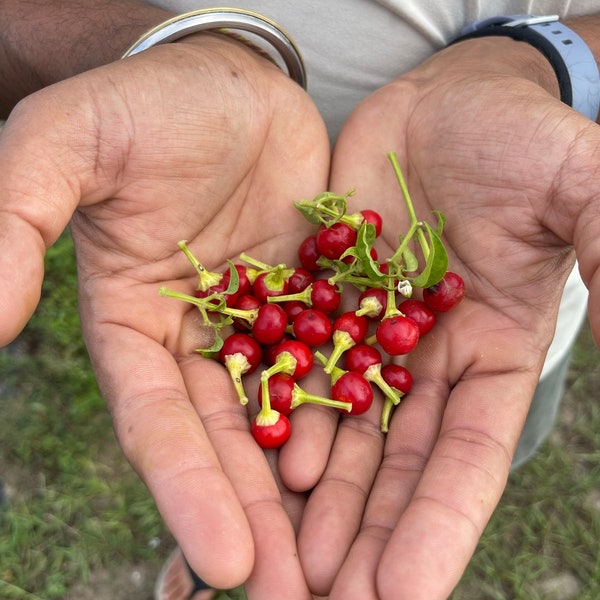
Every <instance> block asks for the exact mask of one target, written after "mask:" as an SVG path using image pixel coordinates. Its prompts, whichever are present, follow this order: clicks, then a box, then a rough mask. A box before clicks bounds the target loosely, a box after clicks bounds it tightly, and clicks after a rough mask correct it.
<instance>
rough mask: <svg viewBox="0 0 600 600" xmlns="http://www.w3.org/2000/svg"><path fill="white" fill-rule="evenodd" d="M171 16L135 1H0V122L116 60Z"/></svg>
mask: <svg viewBox="0 0 600 600" xmlns="http://www.w3.org/2000/svg"><path fill="white" fill-rule="evenodd" d="M170 16H172V15H171V13H169V12H167V11H164V10H162V9H159V8H156V7H154V6H151V5H149V4H146V3H145V2H141V1H139V0H78V1H77V2H73V0H18V1H15V0H0V23H2V27H1V28H0V117H6V115H7V114H8V113H9V112H10V110H11V109H12V107H13V106H14V105H15V104H16V103H17V102H18V101H19V100H20V99H21V98H23V97H25V96H27V95H28V94H30V93H32V92H34V91H36V90H38V89H41V88H43V87H45V86H47V85H50V84H52V83H55V82H57V81H60V80H62V79H65V78H67V77H70V76H72V75H76V74H77V73H81V72H83V71H86V70H88V69H91V68H93V67H97V66H100V65H103V64H106V63H108V62H111V61H113V60H116V59H118V58H119V57H120V56H121V55H122V54H123V52H125V50H127V48H128V47H129V46H130V45H131V44H132V43H133V42H134V41H135V40H136V39H137V38H138V37H139V36H140V35H141V34H142V33H144V31H146V30H147V29H149V28H150V27H153V26H154V25H156V24H157V23H159V22H161V21H163V20H164V19H167V18H169V17H170Z"/></svg>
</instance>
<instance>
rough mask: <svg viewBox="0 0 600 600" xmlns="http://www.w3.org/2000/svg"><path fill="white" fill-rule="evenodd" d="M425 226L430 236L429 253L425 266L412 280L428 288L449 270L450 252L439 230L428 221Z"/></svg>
mask: <svg viewBox="0 0 600 600" xmlns="http://www.w3.org/2000/svg"><path fill="white" fill-rule="evenodd" d="M423 227H424V228H425V231H426V232H427V236H428V237H429V242H430V244H429V254H428V255H427V262H426V264H425V268H424V269H423V271H421V273H420V274H419V275H418V276H417V277H415V278H413V279H411V281H412V284H413V285H414V286H417V287H421V288H426V287H429V286H431V285H435V284H436V283H437V282H438V281H440V279H441V278H442V277H443V276H444V275H445V274H446V271H447V270H448V253H447V252H446V248H445V247H444V243H443V242H442V239H441V238H440V236H439V235H438V233H437V231H436V230H435V229H433V227H431V225H429V224H428V223H424V224H423Z"/></svg>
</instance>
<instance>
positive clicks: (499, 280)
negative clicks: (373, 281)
mask: <svg viewBox="0 0 600 600" xmlns="http://www.w3.org/2000/svg"><path fill="white" fill-rule="evenodd" d="M464 52H466V54H464ZM474 55H476V53H475V52H470V49H469V50H463V48H459V47H455V48H451V49H449V50H447V51H445V52H443V53H440V54H439V55H436V56H435V57H434V58H433V59H432V60H431V61H430V62H428V63H425V64H424V65H422V67H420V68H419V69H417V70H416V71H415V72H413V73H410V74H408V75H407V76H405V77H403V78H400V79H399V80H397V81H396V82H394V83H392V84H390V85H388V86H387V87H385V88H382V89H380V90H379V91H377V92H375V93H374V94H373V95H372V96H371V97H369V98H368V99H367V100H365V101H364V102H363V103H362V104H361V105H360V106H359V107H358V108H357V110H356V111H355V112H354V114H353V115H352V116H351V117H350V119H349V120H348V122H347V123H346V125H345V127H344V129H343V131H342V133H341V136H340V138H339V141H338V144H337V146H336V149H335V152H334V157H333V165H332V175H331V183H330V187H331V188H332V189H334V190H337V191H339V192H342V191H345V190H346V189H348V188H350V187H355V188H356V189H357V192H356V197H357V198H359V200H357V202H358V203H359V204H360V205H361V206H365V205H369V206H371V207H372V208H375V209H377V210H379V211H380V212H381V213H382V215H383V217H384V231H387V233H384V236H383V237H384V241H385V242H386V243H387V248H384V247H383V246H382V249H381V250H380V257H382V258H383V257H385V255H386V254H385V252H386V249H387V251H388V252H389V251H390V249H391V248H395V247H396V246H397V244H398V237H397V236H398V234H399V233H403V232H404V231H406V227H407V224H406V223H407V219H406V217H405V211H404V210H403V204H402V199H401V195H400V190H399V188H398V185H397V183H396V181H395V178H394V173H393V170H392V168H391V166H390V164H389V162H388V159H387V153H388V152H389V151H392V150H393V151H395V152H396V153H397V154H398V156H399V160H400V164H401V165H402V167H403V170H404V172H405V176H406V179H407V184H408V189H409V191H410V192H411V196H412V200H413V202H414V204H415V206H416V210H417V214H418V215H419V216H420V217H421V218H422V219H430V221H431V222H433V220H434V219H433V217H432V216H431V211H432V210H434V209H437V210H440V211H442V212H443V213H444V214H445V216H446V217H447V227H446V229H445V232H444V233H445V242H446V245H447V248H448V251H449V257H450V268H451V270H454V271H457V272H458V273H460V274H461V275H462V276H463V277H464V279H465V281H466V286H467V298H466V299H465V300H464V301H463V303H461V304H460V305H459V306H458V307H457V308H456V309H455V310H454V311H451V312H450V313H446V314H444V315H443V316H441V317H440V318H439V320H438V324H437V325H436V328H435V329H434V330H433V331H432V332H431V333H429V334H427V335H426V336H424V337H423V338H422V340H420V342H419V345H418V347H417V349H416V351H415V352H414V353H413V354H412V355H411V356H410V358H409V367H410V369H411V370H412V373H413V376H414V379H415V384H414V387H413V389H412V391H411V393H410V394H409V396H408V397H407V398H406V399H405V400H404V401H403V402H402V404H401V405H400V407H399V408H398V409H396V412H395V413H394V417H393V419H392V424H391V428H390V432H389V434H388V436H387V440H386V445H385V449H384V453H383V459H382V462H381V465H380V466H379V467H378V468H377V474H376V475H375V474H374V473H373V472H369V471H368V470H369V469H371V468H372V461H369V460H366V459H363V458H361V459H359V460H355V462H354V469H352V470H350V469H348V465H347V464H346V465H344V464H343V463H341V464H340V461H337V462H335V461H332V462H331V463H330V465H329V467H328V469H327V470H326V472H325V475H324V477H323V479H322V482H321V483H320V484H319V486H317V488H316V489H315V491H314V492H313V494H312V496H311V499H310V500H309V503H308V505H307V507H306V510H305V513H304V517H303V522H302V526H301V529H300V533H299V549H300V553H301V560H302V563H303V566H304V568H305V571H306V573H307V577H308V580H309V582H310V584H311V586H312V588H313V589H314V590H316V591H318V592H320V593H325V592H327V591H329V590H330V589H331V588H332V591H331V596H330V598H332V599H338V598H344V599H345V600H349V599H352V600H353V599H355V598H356V599H359V598H360V599H365V598H383V599H386V600H387V599H394V600H400V599H403V598H407V599H408V598H410V599H411V600H417V599H427V600H434V599H442V598H446V597H447V596H448V595H449V594H450V592H451V591H452V589H453V587H454V585H455V584H456V583H457V581H458V579H459V578H460V576H461V574H462V571H463V569H464V568H465V566H466V564H467V562H468V560H469V558H470V556H471V554H472V552H473V550H474V549H475V546H476V543H477V541H478V539H479V537H480V535H481V533H482V531H483V528H484V527H485V524H486V523H487V521H488V519H489V517H490V515H491V513H492V511H493V510H494V508H495V506H496V504H497V502H498V500H499V498H500V495H501V493H502V491H503V489H504V485H505V481H506V477H507V475H508V472H509V469H510V465H511V460H512V456H513V453H514V450H515V447H516V444H517V441H518V438H519V435H520V432H521V429H522V426H523V423H524V419H525V417H526V414H527V411H528V407H529V403H530V400H531V396H532V394H533V391H534V388H535V386H536V383H537V380H538V377H539V374H540V371H541V367H542V364H543V361H544V357H545V353H546V351H547V348H548V345H549V343H550V341H551V339H552V336H553V332H554V325H555V321H556V315H557V310H558V304H559V301H560V297H561V292H562V289H563V286H564V282H565V280H566V277H567V276H568V273H569V271H570V269H571V268H572V266H573V264H574V259H575V252H574V251H573V247H574V248H575V250H576V251H577V257H578V260H579V263H580V268H581V271H582V274H583V276H584V280H585V281H586V284H587V285H588V287H589V289H590V291H591V307H592V309H591V310H592V312H591V313H590V318H591V322H592V327H593V330H594V332H595V334H596V336H597V337H598V336H600V322H599V317H598V302H600V298H599V297H598V293H599V290H598V277H597V276H596V275H595V274H596V273H597V270H598V266H599V265H600V247H599V246H598V243H597V241H596V240H597V239H598V235H599V233H600V231H598V220H597V218H594V215H595V214H597V212H598V210H599V205H598V196H597V192H596V188H597V186H598V173H597V166H596V165H597V160H598V155H599V149H600V132H599V131H598V128H597V126H596V125H595V124H594V123H591V122H590V121H588V120H587V119H585V118H583V117H581V116H580V115H578V114H576V113H575V112H574V111H572V110H571V109H569V108H568V107H566V106H564V105H563V104H561V103H560V102H559V101H558V100H555V99H554V98H553V97H552V96H551V95H550V94H548V93H547V92H545V91H544V90H543V89H542V88H540V87H539V86H538V85H535V84H533V83H530V82H528V81H527V80H525V79H524V78H519V77H515V76H514V75H512V74H510V73H504V74H500V75H499V76H497V77H490V72H488V73H486V72H485V71H482V70H474V71H473V72H470V71H469V68H468V62H466V58H467V57H472V56H474ZM386 236H387V237H386ZM364 437H365V432H364V431H358V430H353V431H350V432H347V433H346V434H345V435H343V436H342V435H341V434H340V433H338V437H337V439H336V446H334V449H333V454H332V456H334V455H343V454H344V449H343V448H342V447H341V444H342V443H347V451H350V452H351V451H352V449H353V448H354V447H356V445H357V444H359V443H360V440H361V439H363V438H364ZM373 452H376V450H373ZM373 477H376V479H375V482H374V485H373V487H372V489H370V483H369V482H370V481H372V478H373ZM348 506H354V507H363V508H364V514H363V513H362V511H361V509H359V508H355V509H354V510H352V511H348V510H347V507H348ZM349 546H351V549H350V551H349V552H348V547H349ZM324 556H326V558H323V557H324Z"/></svg>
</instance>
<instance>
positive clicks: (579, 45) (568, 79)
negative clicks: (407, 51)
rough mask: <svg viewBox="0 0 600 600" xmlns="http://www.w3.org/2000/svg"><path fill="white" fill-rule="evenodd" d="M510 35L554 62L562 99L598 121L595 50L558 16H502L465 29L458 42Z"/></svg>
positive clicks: (599, 77)
mask: <svg viewBox="0 0 600 600" xmlns="http://www.w3.org/2000/svg"><path fill="white" fill-rule="evenodd" d="M490 36H491V37H495V36H499V37H507V38H509V39H513V40H516V41H520V42H525V43H526V44H528V45H530V46H532V47H533V48H535V49H536V50H538V51H539V52H540V54H542V55H543V56H544V57H545V59H546V60H547V61H548V62H549V63H550V65H551V66H552V69H553V71H554V73H555V76H556V79H557V81H558V86H559V90H560V99H561V101H562V102H563V103H564V104H566V105H568V106H570V107H571V108H573V109H574V110H576V111H577V112H579V113H580V114H582V115H584V116H585V117H587V118H589V119H591V120H594V121H595V120H596V119H597V118H598V113H599V112H600V71H599V70H598V63H597V61H596V58H595V56H594V54H593V53H592V50H591V49H590V47H589V45H588V44H587V43H586V42H585V40H584V39H583V38H582V37H581V36H580V35H578V33H577V32H576V31H574V30H573V29H571V28H570V27H568V26H567V25H565V24H564V23H562V22H561V21H560V20H559V17H558V15H532V14H515V15H500V16H496V17H491V18H488V19H483V20H479V21H475V22H474V23H471V24H470V25H468V26H466V27H464V28H463V30H462V32H461V36H460V37H459V38H458V39H457V40H455V42H454V43H456V42H459V41H462V40H465V39H471V38H480V37H490Z"/></svg>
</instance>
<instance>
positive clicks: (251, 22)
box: [122, 8, 306, 89]
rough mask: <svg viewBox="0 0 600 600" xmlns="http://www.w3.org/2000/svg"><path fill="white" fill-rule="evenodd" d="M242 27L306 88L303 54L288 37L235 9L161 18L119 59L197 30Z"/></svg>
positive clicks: (267, 22)
mask: <svg viewBox="0 0 600 600" xmlns="http://www.w3.org/2000/svg"><path fill="white" fill-rule="evenodd" d="M219 29H226V30H229V29H231V30H241V31H244V32H246V33H250V34H253V35H254V36H256V38H257V44H256V45H257V46H258V48H259V49H260V50H263V51H266V50H265V49H264V47H263V45H264V44H263V43H267V44H269V45H270V47H271V49H275V50H276V51H277V52H278V57H279V59H280V60H276V59H275V58H274V57H273V55H272V54H271V52H268V51H267V54H268V55H269V56H270V57H271V58H272V59H273V62H275V64H277V65H278V66H280V67H281V66H282V64H283V66H285V68H286V70H287V72H288V75H289V76H290V77H291V78H292V79H293V80H294V81H296V82H297V83H298V84H299V85H301V86H302V87H303V88H304V89H306V70H305V68H304V62H303V60H302V56H301V55H300V52H299V51H298V48H297V47H296V45H295V44H294V42H293V41H292V39H291V38H290V36H289V35H288V34H287V33H285V32H284V31H283V29H281V27H279V25H277V24H276V23H275V22H274V21H271V20H270V19H268V18H267V17H264V16H263V15H260V14H258V13H255V12H252V11H247V10H241V9H237V8H208V9H205V10H195V11H192V12H188V13H184V14H182V15H178V16H176V17H173V18H172V19H168V20H167V21H164V22H163V23H161V24H160V25H157V26H156V27H154V28H152V29H151V30H150V31H148V32H146V33H145V34H144V35H142V37H140V38H139V39H138V40H137V41H136V42H135V43H134V44H133V45H132V46H131V48H129V50H127V52H125V54H123V56H122V58H127V57H128V56H133V55H134V54H137V53H139V52H142V51H143V50H147V49H148V48H151V47H152V46H156V45H158V44H166V43H168V42H174V41H175V40H178V39H180V38H182V37H184V36H186V35H190V34H192V33H196V32H198V31H208V30H213V31H215V30H216V31H218V30H219Z"/></svg>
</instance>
